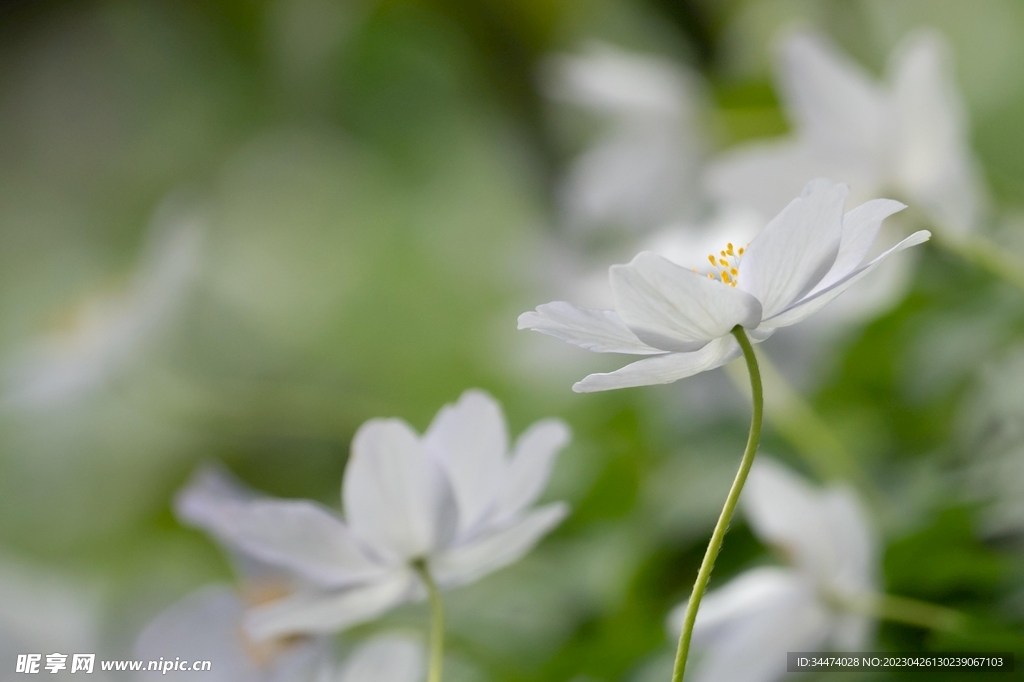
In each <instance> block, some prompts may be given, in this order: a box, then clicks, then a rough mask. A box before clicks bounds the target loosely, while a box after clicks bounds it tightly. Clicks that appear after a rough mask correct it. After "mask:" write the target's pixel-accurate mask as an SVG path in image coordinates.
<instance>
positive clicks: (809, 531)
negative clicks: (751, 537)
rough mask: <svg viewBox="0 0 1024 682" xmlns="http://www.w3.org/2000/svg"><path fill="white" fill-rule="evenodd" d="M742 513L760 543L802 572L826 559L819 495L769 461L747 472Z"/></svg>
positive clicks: (827, 540)
mask: <svg viewBox="0 0 1024 682" xmlns="http://www.w3.org/2000/svg"><path fill="white" fill-rule="evenodd" d="M740 502H741V504H742V505H743V510H744V513H745V516H746V518H747V522H748V523H749V524H750V526H751V528H752V529H753V531H754V534H755V535H757V537H758V538H760V539H761V540H762V541H763V542H766V543H768V544H771V545H776V546H779V547H782V548H784V549H785V550H786V551H787V553H788V554H789V555H790V556H791V557H792V559H793V561H794V563H795V564H796V565H797V566H799V567H801V568H802V569H809V570H813V571H815V572H817V573H818V575H820V571H817V570H816V569H819V568H820V567H821V566H822V564H823V563H830V559H828V556H827V555H828V553H829V545H830V543H831V539H830V533H831V530H832V529H831V528H830V527H829V525H828V523H827V520H826V519H825V516H824V509H823V506H824V505H823V502H822V500H821V496H820V494H819V493H818V492H817V491H816V490H814V489H813V488H811V486H810V485H808V484H807V483H806V482H805V481H804V480H803V479H802V478H800V477H799V476H797V475H796V474H795V473H793V472H792V471H790V470H789V469H787V468H786V467H784V466H783V465H781V464H779V463H778V462H776V461H775V460H773V459H771V458H769V457H764V456H762V457H760V458H758V459H757V460H756V461H755V462H754V465H753V466H752V467H751V469H750V477H749V478H748V479H747V484H746V487H745V488H744V489H743V496H742V497H741V498H740Z"/></svg>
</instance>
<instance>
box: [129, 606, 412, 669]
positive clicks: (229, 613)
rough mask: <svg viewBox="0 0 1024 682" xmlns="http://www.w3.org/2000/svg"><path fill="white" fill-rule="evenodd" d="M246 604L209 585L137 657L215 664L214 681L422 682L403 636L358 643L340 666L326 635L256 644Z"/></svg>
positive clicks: (167, 616) (147, 637) (177, 609)
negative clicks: (247, 625)
mask: <svg viewBox="0 0 1024 682" xmlns="http://www.w3.org/2000/svg"><path fill="white" fill-rule="evenodd" d="M245 609H246V604H245V601H243V599H242V598H240V597H239V596H238V595H237V594H236V593H235V591H234V590H233V589H231V588H230V587H226V586H216V587H207V588H204V589H201V590H199V591H197V592H194V593H193V594H190V595H188V596H187V597H185V598H184V599H182V600H181V601H179V602H178V603H176V604H173V605H172V606H170V607H169V608H167V609H166V610H165V611H164V612H163V613H161V614H160V615H158V616H157V617H156V618H155V619H153V621H152V622H150V623H149V625H147V626H146V628H145V629H144V630H143V631H142V633H141V634H140V635H139V637H138V639H137V640H136V643H135V658H136V660H142V661H156V660H159V659H161V658H163V659H164V660H169V661H174V660H175V659H181V660H183V661H188V662H190V663H191V662H194V661H210V663H211V666H210V670H209V671H207V672H203V673H202V676H203V678H204V679H206V680H210V681H211V682H419V681H420V680H422V679H423V673H424V670H425V666H424V660H423V651H422V647H421V646H420V644H419V643H418V642H416V641H415V640H412V639H409V638H407V637H402V636H398V635H387V636H378V637H375V638H373V639H371V640H368V641H366V642H364V643H362V644H360V645H359V646H358V647H357V648H356V649H355V651H354V652H353V653H352V655H351V656H350V657H349V658H348V660H347V661H346V662H345V663H344V665H342V666H340V667H339V666H338V665H337V664H336V663H335V662H334V660H333V656H332V651H331V647H330V643H329V641H328V640H327V639H325V638H308V637H289V638H280V639H273V640H266V641H261V642H256V641H253V640H251V639H250V638H249V637H248V636H247V635H246V633H245V632H244V630H243V629H242V618H243V616H244V614H245ZM156 676H159V677H160V678H161V679H163V678H165V677H170V678H175V677H180V678H184V677H189V676H193V677H194V676H195V673H194V672H192V671H173V670H172V671H168V672H166V673H164V672H162V671H161V672H146V673H143V674H142V675H140V677H141V678H142V679H151V678H153V677H156Z"/></svg>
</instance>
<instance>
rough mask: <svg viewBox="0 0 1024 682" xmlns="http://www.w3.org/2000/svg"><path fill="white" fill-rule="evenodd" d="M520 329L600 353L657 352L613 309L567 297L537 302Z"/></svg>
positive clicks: (521, 322)
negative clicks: (579, 304)
mask: <svg viewBox="0 0 1024 682" xmlns="http://www.w3.org/2000/svg"><path fill="white" fill-rule="evenodd" d="M519 329H533V330H534V331H538V332H540V333H542V334H547V335H549V336H554V337H555V338H556V339H561V340H562V341H566V342H568V343H571V344H573V345H576V346H579V347H581V348H586V349H587V350H590V351H594V352H596V353H629V354H632V355H657V354H659V353H664V352H665V351H663V350H660V349H658V348H652V347H651V346H648V345H647V344H646V343H644V342H643V341H641V340H640V339H638V338H637V337H636V334H634V333H633V332H632V331H630V329H629V327H627V326H626V325H625V323H623V321H622V320H621V319H620V318H619V316H618V314H617V313H616V312H614V311H612V310H588V309H586V308H577V307H576V306H574V305H572V304H571V303H566V302H565V301H554V302H553V303H545V304H544V305H539V306H537V310H535V311H532V310H531V311H529V312H525V313H523V314H522V315H520V316H519Z"/></svg>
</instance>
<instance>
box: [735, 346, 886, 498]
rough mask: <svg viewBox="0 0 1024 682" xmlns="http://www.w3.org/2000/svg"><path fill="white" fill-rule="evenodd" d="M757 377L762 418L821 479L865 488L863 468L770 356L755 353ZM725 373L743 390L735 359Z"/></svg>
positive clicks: (739, 368) (742, 377)
mask: <svg viewBox="0 0 1024 682" xmlns="http://www.w3.org/2000/svg"><path fill="white" fill-rule="evenodd" d="M757 355H758V359H757V362H758V365H759V366H760V368H761V380H762V383H763V384H764V392H765V395H767V396H768V403H767V406H766V407H765V419H767V420H768V422H769V423H770V424H771V425H772V427H773V428H774V430H775V432H776V433H778V435H780V436H782V437H783V438H785V439H786V440H787V441H789V443H790V444H791V445H792V446H793V449H794V450H796V452H797V453H798V454H799V455H800V456H801V457H803V458H804V460H805V461H806V462H807V464H808V465H809V466H810V467H811V468H812V469H813V470H814V472H815V473H817V474H818V476H820V477H821V478H822V479H823V480H826V481H830V480H845V481H853V482H854V483H856V484H857V486H858V487H859V488H864V489H869V486H868V485H867V482H866V478H865V475H864V471H863V470H862V469H861V468H860V467H859V466H858V463H857V461H856V459H854V457H853V456H852V455H851V453H850V451H849V450H847V449H846V446H845V445H843V443H842V441H841V440H840V439H839V437H838V436H836V434H835V433H834V432H833V431H832V429H831V427H830V426H829V425H828V423H826V422H825V420H824V419H822V417H821V415H819V414H818V413H817V412H815V411H814V408H813V407H811V405H810V403H808V402H807V400H806V399H805V398H804V397H803V396H801V395H800V393H799V392H797V390H796V389H795V388H793V386H791V385H790V383H789V382H788V381H787V380H786V378H785V377H784V376H783V375H782V373H781V372H779V370H778V368H777V367H775V365H774V364H773V363H772V361H771V359H770V358H768V357H766V356H765V354H764V353H758V354H757ZM725 370H726V373H727V374H728V375H729V378H730V379H732V381H733V383H735V384H736V386H737V387H738V388H740V390H743V391H744V392H746V386H745V385H744V384H746V383H747V381H748V379H747V377H746V376H743V374H744V372H743V369H742V368H741V367H739V366H738V365H736V364H735V363H729V364H728V365H726V366H725Z"/></svg>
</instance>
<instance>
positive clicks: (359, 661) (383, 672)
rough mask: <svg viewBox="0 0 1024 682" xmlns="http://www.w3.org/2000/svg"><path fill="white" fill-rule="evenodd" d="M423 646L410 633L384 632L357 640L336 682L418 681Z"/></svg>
mask: <svg viewBox="0 0 1024 682" xmlns="http://www.w3.org/2000/svg"><path fill="white" fill-rule="evenodd" d="M425 672H426V660H425V658H424V655H423V646H422V645H421V644H420V643H419V642H417V641H416V640H414V639H412V638H410V637H402V636H400V635H383V636H379V637H374V638H373V639H371V640H369V641H366V642H363V643H362V644H360V645H359V646H358V647H357V648H356V650H355V651H353V652H352V654H351V655H350V656H349V657H348V660H347V661H346V662H345V667H344V668H343V669H342V671H341V674H340V675H339V676H338V679H337V682H420V680H422V679H423V678H424V677H425Z"/></svg>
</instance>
